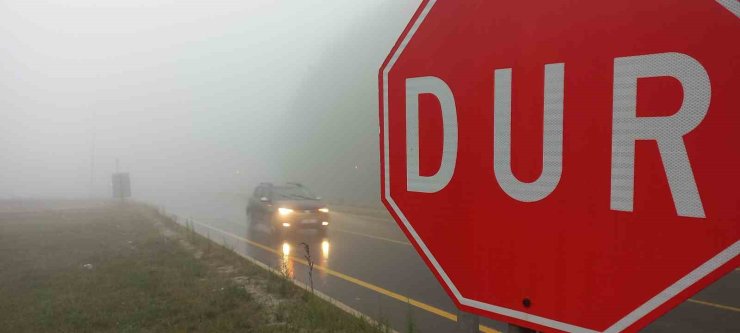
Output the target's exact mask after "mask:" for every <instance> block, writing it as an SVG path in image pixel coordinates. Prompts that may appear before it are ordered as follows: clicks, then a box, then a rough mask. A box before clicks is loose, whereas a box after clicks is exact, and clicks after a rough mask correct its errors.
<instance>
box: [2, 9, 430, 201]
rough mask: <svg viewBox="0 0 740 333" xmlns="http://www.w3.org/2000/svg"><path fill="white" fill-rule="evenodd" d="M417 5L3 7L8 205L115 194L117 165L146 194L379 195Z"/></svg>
mask: <svg viewBox="0 0 740 333" xmlns="http://www.w3.org/2000/svg"><path fill="white" fill-rule="evenodd" d="M417 6H418V1H396V0H385V1H341V0H333V1H320V0H315V1H307V0H293V1H267V0H258V1H257V0H250V1H166V0H126V1H123V0H120V1H100V0H97V1H96V0H67V1H62V0H46V1H36V0H33V1H21V0H19V1H2V2H0V45H2V52H0V198H13V197H87V196H89V195H93V196H96V197H105V196H109V194H110V174H111V173H112V172H114V171H115V161H116V159H119V160H120V168H121V171H127V172H130V173H131V177H132V187H133V192H134V196H135V197H137V198H142V199H146V198H155V197H158V196H166V195H170V194H172V193H181V192H183V191H209V192H248V191H251V186H253V185H254V184H255V183H256V182H259V181H263V180H265V181H276V182H280V181H286V180H294V181H302V182H306V183H308V184H310V185H313V186H314V187H316V188H317V190H318V191H319V192H326V193H325V194H324V195H325V196H326V197H330V198H331V197H334V198H337V197H343V196H345V194H347V193H350V194H351V193H355V195H354V196H352V195H350V197H351V198H353V199H355V200H369V199H368V198H374V196H376V194H377V191H378V189H377V186H378V185H377V177H378V174H377V158H378V157H377V156H378V153H377V126H378V124H377V71H378V68H379V66H380V64H381V62H382V61H383V59H384V58H385V56H386V55H387V53H388V51H389V50H390V48H391V47H392V45H393V43H394V42H395V40H396V38H397V37H398V35H399V34H400V32H401V30H402V29H403V27H404V26H405V25H406V23H407V22H408V20H409V19H410V17H411V15H412V13H413V11H414V10H415V9H416V7H417ZM93 156H94V158H93V159H92V160H91V157H93ZM91 161H92V162H93V163H91ZM91 167H92V169H93V171H94V172H93V176H92V180H93V181H92V183H93V186H92V187H91V186H90V184H91V182H90V170H91ZM338 177H340V178H338ZM345 191H346V192H345ZM357 193H359V194H357Z"/></svg>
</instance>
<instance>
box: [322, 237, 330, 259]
mask: <svg viewBox="0 0 740 333" xmlns="http://www.w3.org/2000/svg"><path fill="white" fill-rule="evenodd" d="M321 257H322V258H324V260H327V259H329V241H328V240H326V239H325V240H323V241H322V242H321Z"/></svg>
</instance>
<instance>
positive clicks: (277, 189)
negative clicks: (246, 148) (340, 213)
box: [247, 183, 329, 234]
mask: <svg viewBox="0 0 740 333" xmlns="http://www.w3.org/2000/svg"><path fill="white" fill-rule="evenodd" d="M247 218H248V219H249V221H250V224H251V226H252V227H254V226H256V225H258V224H262V225H265V226H266V227H267V229H268V230H269V231H270V232H271V233H283V232H292V231H298V230H315V231H317V232H318V233H320V234H326V230H327V229H328V226H329V208H328V207H327V205H326V203H324V202H323V201H322V200H321V198H320V197H317V196H316V195H315V194H313V192H311V190H309V189H308V188H307V187H306V186H303V185H301V184H300V183H287V184H285V185H273V184H272V183H262V184H260V185H259V186H257V187H256V188H255V190H254V192H253V194H252V196H251V198H250V199H249V203H248V204H247Z"/></svg>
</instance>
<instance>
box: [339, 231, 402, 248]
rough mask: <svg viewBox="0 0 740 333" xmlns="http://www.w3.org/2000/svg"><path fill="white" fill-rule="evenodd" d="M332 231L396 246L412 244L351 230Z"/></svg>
mask: <svg viewBox="0 0 740 333" xmlns="http://www.w3.org/2000/svg"><path fill="white" fill-rule="evenodd" d="M331 230H332V231H339V232H344V233H348V234H352V235H357V236H362V237H368V238H374V239H379V240H382V241H386V242H391V243H396V244H402V245H408V246H411V243H409V242H404V241H399V240H395V239H390V238H385V237H380V236H375V235H368V234H363V233H359V232H355V231H349V230H344V229H338V228H332V229H331Z"/></svg>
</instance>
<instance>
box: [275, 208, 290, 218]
mask: <svg viewBox="0 0 740 333" xmlns="http://www.w3.org/2000/svg"><path fill="white" fill-rule="evenodd" d="M292 212H293V210H292V209H290V208H283V207H280V208H278V213H279V214H280V215H283V216H285V215H288V214H290V213H292Z"/></svg>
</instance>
